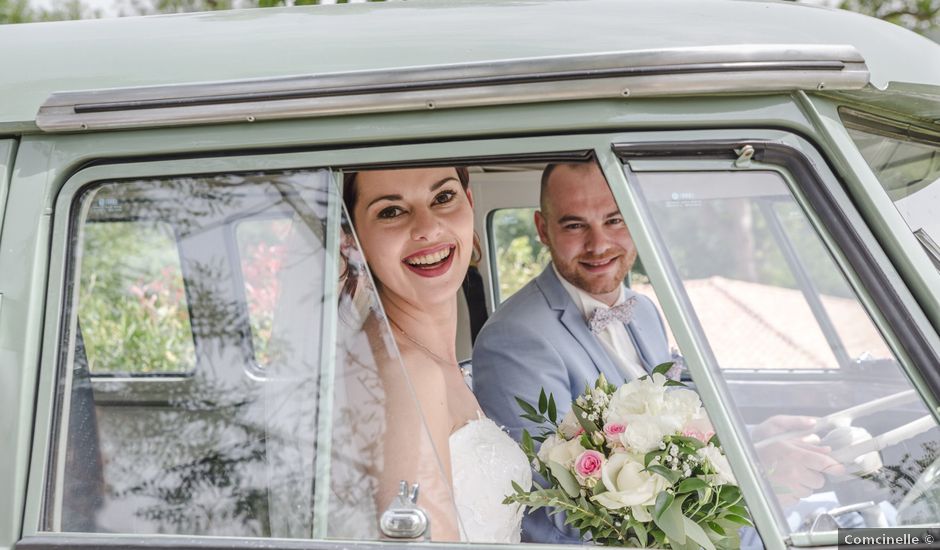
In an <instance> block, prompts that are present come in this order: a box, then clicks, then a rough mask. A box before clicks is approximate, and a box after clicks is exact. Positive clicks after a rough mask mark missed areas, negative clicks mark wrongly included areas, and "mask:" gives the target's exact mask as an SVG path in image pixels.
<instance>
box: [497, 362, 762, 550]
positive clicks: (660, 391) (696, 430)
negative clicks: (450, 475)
mask: <svg viewBox="0 0 940 550" xmlns="http://www.w3.org/2000/svg"><path fill="white" fill-rule="evenodd" d="M671 366H672V364H671V363H665V364H663V365H660V366H658V367H656V369H654V371H653V374H652V375H649V376H644V377H643V378H639V379H637V380H633V381H631V382H629V383H627V384H624V385H623V386H620V387H619V388H617V387H615V386H614V385H612V384H609V383H607V380H606V379H604V377H603V375H602V376H601V377H600V379H598V380H597V383H596V384H595V386H594V388H587V389H585V391H584V393H583V394H581V395H580V396H578V398H577V399H575V401H574V403H573V404H572V405H571V410H570V412H568V414H567V415H566V416H565V417H564V418H563V419H562V420H561V421H560V422H558V421H557V409H556V404H555V400H554V397H553V396H552V395H548V396H546V395H545V391H544V390H542V392H541V395H539V402H538V406H537V407H536V406H533V405H532V404H530V403H527V402H525V401H524V400H522V399H520V398H518V397H517V398H516V401H517V402H518V403H519V405H520V406H521V407H522V409H523V411H524V412H525V414H523V415H522V416H523V418H526V419H528V420H531V421H533V422H536V423H538V424H540V425H542V426H543V427H544V428H545V429H544V430H543V433H541V434H539V435H536V436H532V435H531V434H529V432H528V431H525V432H523V435H522V443H521V446H522V450H523V451H524V452H525V453H526V455H527V456H528V457H529V459H530V460H531V461H532V464H533V466H534V467H535V469H536V470H538V472H539V473H540V474H541V475H542V477H543V478H544V479H545V480H546V481H547V486H546V487H545V488H540V487H539V486H538V485H535V486H534V490H523V489H522V488H521V487H519V486H518V485H515V484H514V489H515V491H516V492H515V493H514V494H512V495H510V496H508V497H507V498H506V500H505V502H506V503H520V504H523V505H526V506H529V507H531V508H532V509H533V510H535V509H538V508H541V507H551V508H553V509H554V510H553V511H552V512H550V513H559V512H562V511H563V512H565V513H566V514H567V521H566V522H567V523H568V524H570V525H573V526H574V527H575V528H577V529H578V530H579V531H580V532H581V535H582V536H587V535H590V538H591V539H592V540H593V541H594V542H595V543H597V544H602V545H611V546H613V545H617V546H624V545H627V546H639V547H655V548H672V549H680V548H681V549H698V548H700V547H701V548H705V549H707V550H716V549H722V550H724V549H729V550H730V549H732V548H737V547H738V546H739V545H740V541H739V539H738V534H737V530H738V528H739V527H741V526H745V525H750V524H751V523H750V521H749V519H748V513H747V509H746V508H745V507H744V502H743V500H742V497H741V491H740V490H739V489H738V487H737V485H736V484H735V479H734V476H733V475H732V473H731V468H730V466H729V465H728V461H727V459H726V458H725V456H724V454H723V453H722V451H721V447H720V446H719V443H718V439H717V438H716V437H715V433H714V431H713V430H712V427H711V423H710V422H709V420H708V417H707V416H706V415H705V412H704V411H703V409H702V403H701V401H700V400H699V397H698V395H697V394H696V393H695V392H694V391H692V390H689V389H684V385H683V384H682V383H680V382H677V381H673V380H669V379H667V378H666V376H665V373H666V372H667V371H668V370H669V368H670V367H671ZM670 386H682V388H670ZM667 388H669V389H668V390H667ZM536 442H539V443H541V447H540V448H539V449H538V452H536Z"/></svg>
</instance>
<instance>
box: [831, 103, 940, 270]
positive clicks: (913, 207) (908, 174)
mask: <svg viewBox="0 0 940 550" xmlns="http://www.w3.org/2000/svg"><path fill="white" fill-rule="evenodd" d="M840 114H841V115H842V122H843V123H844V124H845V127H846V129H847V130H848V132H849V135H850V136H851V137H852V140H853V141H855V145H856V146H858V150H859V152H860V153H861V154H862V157H864V158H865V161H866V162H867V163H868V165H869V166H870V167H871V169H872V171H873V172H874V173H875V176H877V177H878V181H879V182H881V185H882V187H884V190H885V192H887V193H888V196H889V197H890V198H891V200H892V201H893V202H894V206H895V207H896V208H897V209H898V212H900V213H901V216H903V217H904V221H905V222H907V225H908V227H910V229H911V231H912V232H913V233H914V235H915V236H916V237H917V239H918V240H919V241H920V243H921V245H922V246H923V247H924V250H925V251H926V252H927V255H928V256H929V257H930V259H931V261H933V263H934V265H935V266H937V268H938V269H940V247H938V245H937V243H938V242H940V240H938V239H940V216H937V212H936V211H937V207H938V205H940V133H937V132H934V131H932V130H929V129H926V128H923V129H919V128H915V127H913V126H911V125H910V124H905V123H900V122H896V121H890V120H887V119H882V118H880V117H875V116H873V115H869V114H865V113H860V112H857V111H852V110H848V109H842V110H841V111H840Z"/></svg>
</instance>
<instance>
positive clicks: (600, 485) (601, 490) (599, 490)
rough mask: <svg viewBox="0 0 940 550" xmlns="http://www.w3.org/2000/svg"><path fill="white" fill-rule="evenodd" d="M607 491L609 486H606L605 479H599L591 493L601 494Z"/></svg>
mask: <svg viewBox="0 0 940 550" xmlns="http://www.w3.org/2000/svg"><path fill="white" fill-rule="evenodd" d="M605 492H607V487H605V486H604V480H603V479H598V480H597V484H596V485H595V486H594V488H593V489H591V495H599V494H601V493H605ZM601 510H603V508H601Z"/></svg>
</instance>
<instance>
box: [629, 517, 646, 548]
mask: <svg viewBox="0 0 940 550" xmlns="http://www.w3.org/2000/svg"><path fill="white" fill-rule="evenodd" d="M630 526H631V527H633V532H634V533H636V536H637V539H638V540H639V541H640V546H641V547H643V548H646V542H647V536H648V533H647V531H646V526H645V525H643V522H641V521H634V522H632V523H631V525H630Z"/></svg>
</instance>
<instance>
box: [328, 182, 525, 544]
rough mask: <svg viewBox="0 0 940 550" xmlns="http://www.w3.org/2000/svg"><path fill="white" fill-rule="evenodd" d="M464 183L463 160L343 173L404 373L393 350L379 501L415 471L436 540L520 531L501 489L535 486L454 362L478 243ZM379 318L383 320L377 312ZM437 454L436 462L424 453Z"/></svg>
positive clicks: (506, 538) (512, 537) (499, 537)
mask: <svg viewBox="0 0 940 550" xmlns="http://www.w3.org/2000/svg"><path fill="white" fill-rule="evenodd" d="M468 183H469V173H468V172H467V169H466V168H450V167H448V168H414V169H399V170H371V171H362V172H358V173H355V174H349V175H347V177H346V181H345V186H344V190H343V200H344V202H345V203H346V208H347V211H348V213H349V216H350V218H351V221H352V223H353V226H354V227H355V229H356V232H357V234H358V236H359V240H360V244H361V246H362V252H363V254H364V256H365V258H366V260H367V263H368V265H369V268H370V269H371V272H372V275H373V278H374V279H375V282H376V287H377V289H378V295H379V298H380V299H381V302H382V306H383V309H384V311H385V316H386V318H387V320H388V325H389V327H390V328H391V331H392V335H393V336H394V338H395V343H396V344H397V347H398V350H399V354H400V357H401V361H402V363H403V365H404V372H405V373H406V376H405V377H404V378H407V380H402V378H403V377H402V376H400V373H401V370H400V369H396V368H394V363H393V361H394V360H395V358H393V357H389V358H387V359H388V362H387V365H386V366H385V367H383V368H382V372H384V376H382V378H383V384H384V386H385V392H386V407H385V409H386V410H385V414H386V424H387V428H386V432H385V434H384V442H385V443H384V446H385V448H384V460H383V465H382V472H380V473H379V475H378V478H379V484H380V485H379V493H378V496H377V501H376V503H377V505H378V506H379V509H380V510H381V509H385V507H386V506H388V504H389V502H390V501H391V499H392V497H393V496H394V494H395V493H396V490H397V488H398V482H399V480H407V481H418V482H419V483H420V485H421V491H420V497H419V499H418V506H420V507H421V508H423V509H424V510H425V511H426V512H427V513H428V515H429V516H430V525H431V538H432V539H433V540H463V541H469V542H519V536H520V532H519V529H520V523H521V518H522V510H521V509H520V508H519V507H518V506H516V505H505V504H502V500H503V498H504V497H505V496H506V495H508V494H511V493H512V492H513V489H512V481H516V482H517V483H519V484H520V485H523V486H524V487H528V486H529V484H530V483H531V470H530V467H529V464H528V462H527V460H526V458H525V455H524V454H523V453H522V451H521V450H520V449H519V448H518V446H517V445H516V443H515V441H513V440H512V439H511V438H510V437H509V435H508V434H506V433H505V432H503V431H502V430H500V429H499V427H497V426H496V424H495V423H493V422H492V421H491V420H489V419H488V418H486V417H485V416H483V413H482V412H481V410H480V405H479V404H478V403H477V400H476V398H475V397H474V395H473V393H472V392H471V391H470V389H469V388H468V387H467V385H466V383H465V381H464V378H463V375H462V374H461V372H460V369H459V368H458V366H457V357H456V350H455V343H454V340H455V335H456V331H457V291H458V290H459V289H460V286H461V283H462V282H463V279H464V276H465V275H466V272H467V267H468V265H469V263H470V260H471V256H472V255H474V254H475V253H479V250H478V249H477V244H476V243H475V241H474V234H473V196H472V194H471V192H470V189H469V187H468ZM374 328H375V329H376V330H377V331H381V328H380V326H379V323H378V322H376V323H375V327H374ZM412 391H413V392H414V394H413V395H412ZM415 398H416V399H417V402H418V405H419V406H420V416H422V417H423V420H424V423H425V424H426V426H427V429H428V431H429V432H430V444H431V445H432V447H433V448H430V449H429V448H427V444H426V443H422V442H426V441H427V438H426V437H421V426H420V422H421V420H420V418H419V417H418V416H409V415H410V414H411V410H412V409H414V408H415V406H414V399H415ZM409 418H411V419H413V422H412V421H409V420H408V419H409ZM435 451H436V453H435ZM435 454H436V456H437V457H439V459H440V463H438V462H437V460H435V459H433V458H429V457H434V456H435ZM441 472H443V475H441ZM451 488H452V491H451ZM451 503H456V510H455V509H454V506H453V505H452V504H451Z"/></svg>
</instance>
